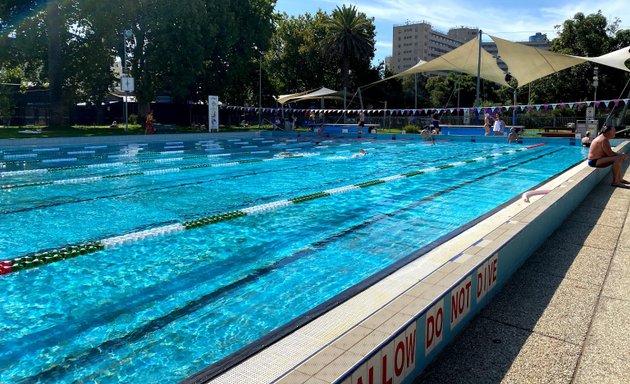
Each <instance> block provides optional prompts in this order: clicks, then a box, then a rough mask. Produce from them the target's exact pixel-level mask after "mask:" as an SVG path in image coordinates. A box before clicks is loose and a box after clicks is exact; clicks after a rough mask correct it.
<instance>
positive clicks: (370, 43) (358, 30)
mask: <svg viewBox="0 0 630 384" xmlns="http://www.w3.org/2000/svg"><path fill="white" fill-rule="evenodd" d="M327 28H328V31H327V33H326V37H325V38H324V40H323V42H322V48H323V53H324V54H325V55H330V56H332V57H333V58H335V59H337V60H338V61H339V62H340V63H341V78H342V82H341V84H342V87H343V88H344V89H346V90H347V89H348V85H349V83H348V80H349V77H350V72H349V71H350V67H351V65H352V64H354V63H366V62H367V63H369V62H370V61H371V60H372V58H373V57H374V36H375V34H374V24H373V23H372V22H371V21H370V20H368V18H367V16H366V15H365V14H364V13H362V12H358V11H357V9H356V8H355V7H354V6H349V7H348V6H346V5H342V6H341V7H337V8H336V9H335V10H334V11H333V12H332V14H331V17H330V19H329V21H328V23H327Z"/></svg>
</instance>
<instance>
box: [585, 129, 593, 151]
mask: <svg viewBox="0 0 630 384" xmlns="http://www.w3.org/2000/svg"><path fill="white" fill-rule="evenodd" d="M591 141H593V139H592V138H591V131H586V134H585V135H584V137H583V138H582V146H583V147H590V146H591Z"/></svg>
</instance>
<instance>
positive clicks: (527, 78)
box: [490, 36, 587, 87]
mask: <svg viewBox="0 0 630 384" xmlns="http://www.w3.org/2000/svg"><path fill="white" fill-rule="evenodd" d="M490 38H492V40H494V42H495V43H496V44H497V49H498V50H499V57H500V58H501V60H503V61H504V62H505V64H507V66H508V70H509V72H510V75H512V77H514V78H515V79H516V80H517V81H518V86H519V87H522V86H524V85H526V84H528V83H531V82H532V81H534V80H538V79H540V78H542V77H545V76H548V75H551V74H553V73H556V72H559V71H562V70H563V69H567V68H570V67H573V66H574V65H577V64H582V63H584V62H586V61H587V60H586V58H583V57H579V56H570V55H563V54H562V53H556V52H552V51H547V50H545V49H539V48H534V47H529V46H527V45H525V44H519V43H514V42H511V41H508V40H503V39H501V38H498V37H496V36H490Z"/></svg>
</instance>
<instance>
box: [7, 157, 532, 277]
mask: <svg viewBox="0 0 630 384" xmlns="http://www.w3.org/2000/svg"><path fill="white" fill-rule="evenodd" d="M540 146H541V145H532V146H528V147H525V148H519V149H515V150H509V151H504V152H500V153H494V154H488V155H484V156H480V157H476V158H474V159H468V160H464V161H458V162H454V163H450V164H444V165H439V166H435V167H429V168H424V169H419V170H415V171H411V172H407V173H402V174H398V175H392V176H389V177H385V178H381V179H376V180H371V181H366V182H362V183H358V184H352V185H346V186H342V187H337V188H332V189H327V190H325V191H321V192H315V193H311V194H308V195H303V196H298V197H294V198H291V199H285V200H278V201H274V202H271V203H266V204H261V205H256V206H253V207H249V208H244V209H240V210H236V211H231V212H226V213H220V214H217V215H212V216H207V217H202V218H200V219H196V220H190V221H184V222H182V223H175V224H171V225H166V226H162V227H156V228H152V229H147V230H144V231H139V232H132V233H128V234H125V235H121V236H115V237H109V238H106V239H102V240H97V241H91V242H86V243H81V244H76V245H68V246H65V247H62V248H57V249H51V250H46V251H40V252H35V253H32V254H28V255H25V256H20V257H15V258H11V259H7V260H2V261H0V275H6V274H10V273H13V272H18V271H22V270H25V269H31V268H35V267H39V266H41V265H46V264H51V263H54V262H57V261H61V260H66V259H71V258H75V257H78V256H81V255H85V254H88V253H94V252H98V251H101V250H104V249H109V248H114V247H118V246H121V245H124V244H129V243H135V242H139V241H141V240H144V239H147V238H151V237H157V236H163V235H169V234H173V233H177V232H183V231H185V230H190V229H194V228H199V227H204V226H207V225H211V224H216V223H221V222H225V221H230V220H233V219H237V218H240V217H244V216H250V215H257V214H261V213H265V212H270V211H274V210H276V209H279V208H284V207H288V206H291V205H294V204H299V203H302V202H306V201H312V200H316V199H319V198H322V197H327V196H332V195H337V194H341V193H347V192H351V191H356V190H360V189H362V188H369V187H371V186H374V185H380V184H383V183H387V182H390V181H394V180H400V179H404V178H408V177H413V176H418V175H422V174H425V173H429V172H434V171H438V170H443V169H449V168H454V167H458V166H462V165H466V164H471V163H475V162H478V161H484V160H487V159H492V158H497V157H500V156H506V155H511V154H514V153H517V152H522V151H525V150H528V149H532V148H537V147H540Z"/></svg>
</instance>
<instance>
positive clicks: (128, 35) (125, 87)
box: [120, 29, 132, 132]
mask: <svg viewBox="0 0 630 384" xmlns="http://www.w3.org/2000/svg"><path fill="white" fill-rule="evenodd" d="M131 36H132V33H131V30H129V29H125V31H124V32H123V60H122V64H123V68H122V74H121V82H120V83H121V84H120V87H121V88H123V90H124V91H125V96H124V97H125V132H127V129H128V128H129V119H128V116H129V109H128V105H127V102H128V99H129V91H128V90H129V88H128V87H129V84H128V81H127V83H126V84H123V83H125V82H126V80H124V78H125V72H126V71H127V39H129V38H131Z"/></svg>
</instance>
